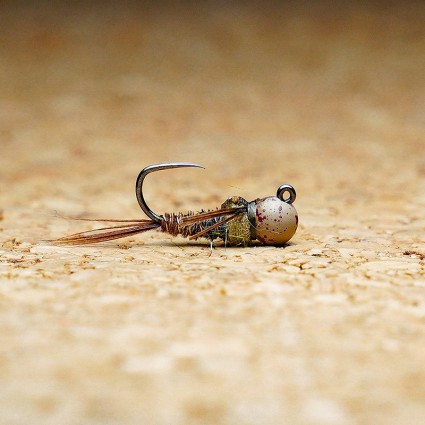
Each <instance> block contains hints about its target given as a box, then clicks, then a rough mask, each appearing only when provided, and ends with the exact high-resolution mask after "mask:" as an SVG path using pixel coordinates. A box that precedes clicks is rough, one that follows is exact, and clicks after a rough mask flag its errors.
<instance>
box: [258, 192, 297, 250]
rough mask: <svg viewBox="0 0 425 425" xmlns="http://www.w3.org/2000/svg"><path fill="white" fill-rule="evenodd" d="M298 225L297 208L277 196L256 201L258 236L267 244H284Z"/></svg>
mask: <svg viewBox="0 0 425 425" xmlns="http://www.w3.org/2000/svg"><path fill="white" fill-rule="evenodd" d="M297 227H298V214H297V210H296V209H295V207H294V206H293V205H292V204H289V203H287V202H283V201H281V200H280V199H279V198H277V197H275V196H270V197H268V198H264V199H260V200H258V201H257V203H256V227H255V228H256V236H257V239H258V240H259V241H261V242H262V243H264V244H265V245H283V244H284V243H286V242H288V241H289V239H291V238H292V236H294V234H295V232H296V230H297Z"/></svg>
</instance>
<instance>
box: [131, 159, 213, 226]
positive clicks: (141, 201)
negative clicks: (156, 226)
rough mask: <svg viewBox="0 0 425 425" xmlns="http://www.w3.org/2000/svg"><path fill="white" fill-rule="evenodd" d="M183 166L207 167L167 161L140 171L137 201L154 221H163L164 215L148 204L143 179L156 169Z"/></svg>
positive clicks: (137, 181) (137, 180)
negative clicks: (154, 210)
mask: <svg viewBox="0 0 425 425" xmlns="http://www.w3.org/2000/svg"><path fill="white" fill-rule="evenodd" d="M182 167H196V168H205V167H203V166H202V165H198V164H192V163H191V162H165V163H162V164H154V165H149V166H148V167H145V168H143V170H142V171H140V174H139V175H138V176H137V179H136V197H137V202H138V203H139V205H140V208H141V209H142V210H143V212H144V213H145V214H146V215H147V216H148V217H149V218H150V219H152V220H153V221H155V222H157V223H161V222H162V220H164V217H163V216H162V215H159V214H156V213H154V212H153V211H152V210H151V209H150V208H149V207H148V205H147V204H146V201H145V198H144V196H143V180H144V179H145V177H146V176H147V175H148V174H149V173H153V172H154V171H161V170H168V169H170V168H182Z"/></svg>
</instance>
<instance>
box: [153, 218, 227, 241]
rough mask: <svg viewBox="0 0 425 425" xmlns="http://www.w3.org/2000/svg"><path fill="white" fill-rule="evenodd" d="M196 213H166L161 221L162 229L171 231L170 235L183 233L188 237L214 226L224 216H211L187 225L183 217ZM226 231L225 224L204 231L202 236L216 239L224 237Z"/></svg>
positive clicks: (167, 231)
mask: <svg viewBox="0 0 425 425" xmlns="http://www.w3.org/2000/svg"><path fill="white" fill-rule="evenodd" d="M205 212H207V211H201V213H205ZM196 214H197V213H193V212H189V213H187V214H182V213H178V214H174V213H171V214H169V213H165V214H164V216H163V217H164V220H162V222H161V231H162V232H165V233H169V234H170V235H173V236H177V235H181V236H183V237H185V238H186V237H190V236H193V235H196V234H197V233H200V232H202V231H203V230H205V229H207V228H208V227H211V226H213V225H214V224H216V223H218V222H219V221H220V220H222V218H220V217H215V218H209V219H207V220H201V221H199V222H197V223H192V224H188V225H185V224H184V223H183V219H184V218H185V217H191V216H194V215H196ZM225 233H226V225H225V224H223V225H221V226H218V227H217V228H215V229H213V230H211V231H209V232H206V233H204V234H203V235H202V237H203V238H206V239H210V240H214V239H217V238H221V239H224V237H225Z"/></svg>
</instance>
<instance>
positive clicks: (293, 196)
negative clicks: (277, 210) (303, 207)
mask: <svg viewBox="0 0 425 425" xmlns="http://www.w3.org/2000/svg"><path fill="white" fill-rule="evenodd" d="M286 192H288V193H289V198H284V197H283V195H284V194H285V193H286ZM276 196H277V197H278V198H279V199H280V200H281V201H283V202H286V203H287V204H292V203H293V202H295V199H296V197H297V192H295V189H294V188H293V187H292V186H291V185H290V184H283V185H282V186H279V189H277V194H276Z"/></svg>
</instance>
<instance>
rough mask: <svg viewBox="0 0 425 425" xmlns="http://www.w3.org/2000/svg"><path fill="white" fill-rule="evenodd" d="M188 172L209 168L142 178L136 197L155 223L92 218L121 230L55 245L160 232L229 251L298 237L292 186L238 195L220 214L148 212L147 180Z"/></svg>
mask: <svg viewBox="0 0 425 425" xmlns="http://www.w3.org/2000/svg"><path fill="white" fill-rule="evenodd" d="M182 167H196V168H204V167H202V166H201V165H197V164H192V163H189V162H172V163H163V164H155V165H150V166H148V167H146V168H144V169H143V170H142V171H141V172H140V174H139V175H138V177H137V179H136V197H137V201H138V203H139V205H140V208H141V209H142V210H143V212H144V213H145V214H146V215H147V217H149V219H139V220H110V219H105V220H103V219H98V220H90V219H88V221H100V222H110V223H115V225H113V226H108V227H102V228H99V229H94V230H88V231H84V232H79V233H74V234H72V235H69V236H65V237H62V238H59V239H56V240H55V242H56V243H58V244H64V245H81V244H90V243H97V242H103V241H109V240H113V239H119V238H124V237H127V236H133V235H135V234H138V233H142V232H146V231H148V230H154V229H157V230H160V231H162V232H165V233H169V234H170V235H173V236H177V235H181V236H183V237H185V238H189V239H190V240H196V239H198V238H205V239H207V240H209V241H210V244H211V246H212V243H213V241H214V240H216V239H221V240H223V241H224V243H225V244H226V245H228V246H248V245H249V244H250V243H251V242H252V241H259V242H260V243H262V244H264V245H283V244H285V243H286V242H288V241H289V240H290V239H291V238H292V236H294V234H295V232H296V230H297V226H298V214H297V211H296V209H295V207H294V206H293V203H294V201H295V198H296V192H295V189H294V188H293V187H292V186H291V185H289V184H283V185H281V186H280V187H279V188H278V190H277V194H276V196H268V197H266V198H261V199H256V200H254V201H251V202H248V201H246V200H245V199H244V198H242V197H240V196H232V197H230V198H228V199H227V200H226V201H225V202H224V203H223V204H222V205H221V207H220V208H217V209H216V210H208V211H204V210H202V211H200V212H198V213H194V212H187V213H180V212H179V213H165V214H163V215H159V214H156V213H155V212H153V211H152V210H151V209H150V208H149V207H148V205H147V203H146V201H145V198H144V196H143V182H144V180H145V177H146V176H147V175H148V174H150V173H152V172H155V171H160V170H167V169H171V168H182ZM285 194H287V197H286V198H285ZM80 220H86V219H80Z"/></svg>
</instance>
